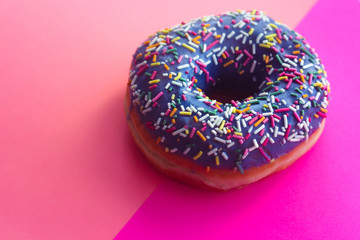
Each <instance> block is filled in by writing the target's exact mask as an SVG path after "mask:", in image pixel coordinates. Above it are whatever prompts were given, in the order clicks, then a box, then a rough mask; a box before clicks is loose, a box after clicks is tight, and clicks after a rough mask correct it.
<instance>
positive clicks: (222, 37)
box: [219, 33, 225, 44]
mask: <svg viewBox="0 0 360 240" xmlns="http://www.w3.org/2000/svg"><path fill="white" fill-rule="evenodd" d="M224 38H225V33H223V34H222V35H221V38H220V41H219V43H220V44H222V42H223V41H224Z"/></svg>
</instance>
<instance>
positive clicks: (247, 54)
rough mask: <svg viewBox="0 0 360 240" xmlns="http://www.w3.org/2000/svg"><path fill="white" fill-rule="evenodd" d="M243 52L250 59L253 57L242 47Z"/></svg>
mask: <svg viewBox="0 0 360 240" xmlns="http://www.w3.org/2000/svg"><path fill="white" fill-rule="evenodd" d="M244 53H245V54H246V56H248V57H249V58H250V59H253V58H254V57H253V56H252V55H251V54H250V53H249V52H248V51H247V50H246V49H244Z"/></svg>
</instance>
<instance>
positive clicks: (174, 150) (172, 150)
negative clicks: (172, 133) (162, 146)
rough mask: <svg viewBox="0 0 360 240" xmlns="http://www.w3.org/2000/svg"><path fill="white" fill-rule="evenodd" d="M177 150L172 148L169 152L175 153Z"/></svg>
mask: <svg viewBox="0 0 360 240" xmlns="http://www.w3.org/2000/svg"><path fill="white" fill-rule="evenodd" d="M177 150H178V149H177V148H173V149H171V150H170V152H171V153H175V152H177Z"/></svg>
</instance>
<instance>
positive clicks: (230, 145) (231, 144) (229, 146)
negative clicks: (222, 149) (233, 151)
mask: <svg viewBox="0 0 360 240" xmlns="http://www.w3.org/2000/svg"><path fill="white" fill-rule="evenodd" d="M234 144H235V143H234V142H231V143H229V144H228V145H227V146H226V147H227V148H231V147H232V146H233V145H234Z"/></svg>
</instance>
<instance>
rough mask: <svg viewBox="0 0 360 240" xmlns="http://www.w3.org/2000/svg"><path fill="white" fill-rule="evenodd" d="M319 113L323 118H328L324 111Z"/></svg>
mask: <svg viewBox="0 0 360 240" xmlns="http://www.w3.org/2000/svg"><path fill="white" fill-rule="evenodd" d="M317 115H319V116H320V117H322V118H326V115H325V114H324V113H322V112H317Z"/></svg>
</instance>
